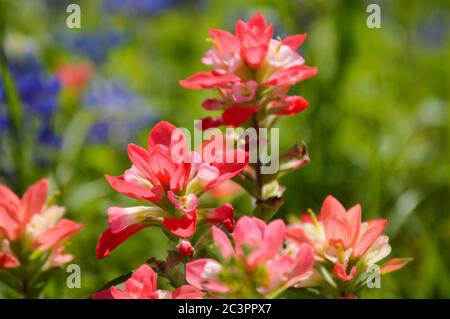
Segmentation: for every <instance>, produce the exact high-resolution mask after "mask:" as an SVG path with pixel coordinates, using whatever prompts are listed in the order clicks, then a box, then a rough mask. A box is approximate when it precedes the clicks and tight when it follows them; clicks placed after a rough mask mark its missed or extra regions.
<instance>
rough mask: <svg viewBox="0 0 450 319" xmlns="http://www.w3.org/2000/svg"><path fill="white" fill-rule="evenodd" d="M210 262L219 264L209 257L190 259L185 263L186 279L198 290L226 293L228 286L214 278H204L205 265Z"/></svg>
mask: <svg viewBox="0 0 450 319" xmlns="http://www.w3.org/2000/svg"><path fill="white" fill-rule="evenodd" d="M207 263H212V264H216V265H220V264H219V263H218V262H217V261H216V260H214V259H210V258H202V259H197V260H194V261H191V262H189V263H187V264H186V281H187V282H188V283H189V284H190V285H192V286H194V287H195V288H198V289H200V290H206V291H210V292H215V293H226V292H228V291H229V288H228V287H227V286H225V285H223V284H222V283H220V281H218V280H217V279H215V278H205V277H204V272H205V265H206V264H207Z"/></svg>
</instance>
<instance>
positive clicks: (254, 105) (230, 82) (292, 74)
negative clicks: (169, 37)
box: [180, 14, 317, 129]
mask: <svg viewBox="0 0 450 319" xmlns="http://www.w3.org/2000/svg"><path fill="white" fill-rule="evenodd" d="M272 33H273V26H272V24H267V22H266V21H265V19H264V17H263V16H262V15H260V14H256V15H255V16H253V17H252V18H251V19H250V20H249V21H248V22H244V21H242V20H239V21H238V22H237V23H236V27H235V34H231V33H229V32H227V31H224V30H219V29H211V30H209V34H210V37H211V42H212V43H213V48H212V49H210V50H209V51H208V52H207V53H206V54H205V55H204V57H203V58H202V62H203V64H206V65H208V66H211V67H212V68H213V70H212V71H207V72H199V73H196V74H194V75H192V76H190V77H188V78H187V79H185V80H182V81H180V85H182V86H183V87H185V88H188V89H216V90H217V91H218V92H219V95H220V98H218V99H207V100H205V101H204V103H203V107H204V108H205V109H207V110H222V111H223V113H222V116H220V117H216V118H211V117H209V118H206V119H204V120H203V129H208V128H210V127H215V126H219V125H222V124H224V125H230V126H233V127H237V126H240V125H242V124H243V123H244V122H245V121H246V120H247V119H249V118H250V117H251V116H252V115H253V114H254V113H256V112H258V111H259V110H262V111H264V113H265V114H269V115H270V114H273V115H278V116H281V115H293V114H297V113H299V112H301V111H303V110H305V109H306V108H307V107H308V102H307V101H306V100H305V99H303V98H302V97H299V96H288V95H287V92H288V91H289V88H290V87H291V86H292V85H294V84H296V83H298V82H300V81H303V80H306V79H308V78H310V77H312V76H314V75H316V73H317V68H315V67H309V66H306V65H304V63H305V61H304V59H303V58H302V57H301V56H300V54H298V53H297V49H298V48H299V47H300V45H301V44H302V43H303V41H304V40H305V39H306V34H297V35H293V36H289V37H286V38H284V39H273V38H272Z"/></svg>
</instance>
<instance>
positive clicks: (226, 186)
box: [210, 180, 243, 199]
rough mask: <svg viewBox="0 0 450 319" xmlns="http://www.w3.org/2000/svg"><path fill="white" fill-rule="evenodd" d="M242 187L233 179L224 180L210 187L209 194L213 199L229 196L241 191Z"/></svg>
mask: <svg viewBox="0 0 450 319" xmlns="http://www.w3.org/2000/svg"><path fill="white" fill-rule="evenodd" d="M242 191H243V190H242V187H241V186H239V184H237V183H235V182H233V181H231V180H230V181H226V182H223V183H222V184H220V185H217V186H216V187H214V188H213V189H211V192H210V193H211V196H212V197H213V198H214V199H221V198H229V197H233V196H236V195H238V194H239V193H241V192H242Z"/></svg>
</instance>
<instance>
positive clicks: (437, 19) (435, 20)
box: [418, 10, 450, 49]
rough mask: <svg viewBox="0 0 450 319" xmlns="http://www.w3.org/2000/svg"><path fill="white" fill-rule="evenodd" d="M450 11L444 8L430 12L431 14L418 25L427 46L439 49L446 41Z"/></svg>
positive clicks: (419, 32) (419, 33)
mask: <svg viewBox="0 0 450 319" xmlns="http://www.w3.org/2000/svg"><path fill="white" fill-rule="evenodd" d="M449 17H450V11H448V10H443V11H440V12H435V13H433V14H430V16H429V17H428V18H427V19H426V20H425V21H424V22H422V23H421V24H419V26H418V35H419V37H420V39H421V40H422V42H423V43H424V44H425V47H426V48H430V49H438V48H440V47H441V46H442V45H443V44H444V43H445V39H446V36H447V34H446V33H447V32H448V28H447V26H446V25H447V21H448V20H449Z"/></svg>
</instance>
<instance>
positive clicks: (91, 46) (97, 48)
mask: <svg viewBox="0 0 450 319" xmlns="http://www.w3.org/2000/svg"><path fill="white" fill-rule="evenodd" d="M56 41H57V43H58V45H62V46H63V47H64V48H65V49H66V50H69V51H70V52H71V53H75V54H80V55H82V56H85V57H87V58H89V59H90V60H91V61H92V62H94V63H96V64H101V63H103V62H105V61H106V59H107V58H108V55H109V53H110V52H111V51H112V50H113V49H115V48H117V47H119V46H120V45H121V44H122V43H123V42H124V36H123V35H122V34H121V33H120V32H119V31H116V30H108V31H95V32H94V31H91V32H89V33H88V32H85V33H64V34H58V35H57V36H56Z"/></svg>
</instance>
